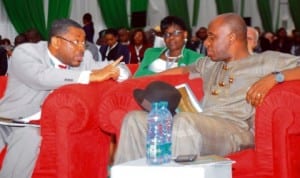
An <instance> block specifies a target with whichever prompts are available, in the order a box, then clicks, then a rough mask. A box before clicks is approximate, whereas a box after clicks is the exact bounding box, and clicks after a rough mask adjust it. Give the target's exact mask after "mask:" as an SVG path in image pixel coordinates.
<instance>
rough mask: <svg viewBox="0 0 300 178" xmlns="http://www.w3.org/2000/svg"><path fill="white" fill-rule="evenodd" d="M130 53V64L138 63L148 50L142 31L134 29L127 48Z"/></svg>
mask: <svg viewBox="0 0 300 178" xmlns="http://www.w3.org/2000/svg"><path fill="white" fill-rule="evenodd" d="M128 48H129V52H130V62H129V63H130V64H137V63H140V62H141V61H142V60H143V58H144V53H145V51H146V49H147V48H149V46H148V43H147V38H146V34H145V32H144V31H143V30H142V29H135V30H134V31H133V32H132V35H131V38H130V44H129V46H128Z"/></svg>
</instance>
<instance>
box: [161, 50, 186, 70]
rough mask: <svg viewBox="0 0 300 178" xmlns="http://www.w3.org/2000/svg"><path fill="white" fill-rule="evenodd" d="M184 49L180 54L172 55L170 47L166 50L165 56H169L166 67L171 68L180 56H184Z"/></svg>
mask: <svg viewBox="0 0 300 178" xmlns="http://www.w3.org/2000/svg"><path fill="white" fill-rule="evenodd" d="M182 51H183V50H181V53H180V54H179V55H178V56H170V50H169V49H167V50H166V52H165V56H166V57H167V60H166V69H170V68H171V67H172V66H173V65H174V63H175V62H176V61H177V60H178V59H179V58H181V57H183V54H182Z"/></svg>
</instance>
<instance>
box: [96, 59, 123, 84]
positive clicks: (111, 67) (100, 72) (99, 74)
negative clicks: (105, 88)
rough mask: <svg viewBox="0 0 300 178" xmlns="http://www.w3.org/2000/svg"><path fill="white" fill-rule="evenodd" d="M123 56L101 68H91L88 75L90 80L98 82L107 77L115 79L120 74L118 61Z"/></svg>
mask: <svg viewBox="0 0 300 178" xmlns="http://www.w3.org/2000/svg"><path fill="white" fill-rule="evenodd" d="M122 59H123V56H121V57H119V58H118V59H117V60H116V61H114V62H113V63H110V64H108V65H107V66H105V67H104V68H102V69H97V70H93V71H92V73H91V75H90V81H91V82H95V81H97V82H100V81H104V80H108V79H114V80H116V79H117V78H118V77H119V75H120V69H119V67H118V65H119V63H120V62H121V61H122Z"/></svg>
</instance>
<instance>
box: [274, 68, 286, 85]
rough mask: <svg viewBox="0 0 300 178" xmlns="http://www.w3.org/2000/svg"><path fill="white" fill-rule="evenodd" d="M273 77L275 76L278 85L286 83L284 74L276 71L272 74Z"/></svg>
mask: <svg viewBox="0 0 300 178" xmlns="http://www.w3.org/2000/svg"><path fill="white" fill-rule="evenodd" d="M272 74H273V75H275V81H276V82H277V83H282V82H284V75H283V73H282V72H279V71H275V72H272Z"/></svg>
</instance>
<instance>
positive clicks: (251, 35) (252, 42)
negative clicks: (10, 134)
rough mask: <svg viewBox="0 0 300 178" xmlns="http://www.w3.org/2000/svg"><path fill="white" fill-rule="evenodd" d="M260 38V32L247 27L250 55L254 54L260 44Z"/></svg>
mask: <svg viewBox="0 0 300 178" xmlns="http://www.w3.org/2000/svg"><path fill="white" fill-rule="evenodd" d="M258 38H259V34H258V31H257V30H256V29H255V28H253V27H247V46H248V51H249V53H250V54H253V53H254V49H255V48H256V47H257V44H258Z"/></svg>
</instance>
